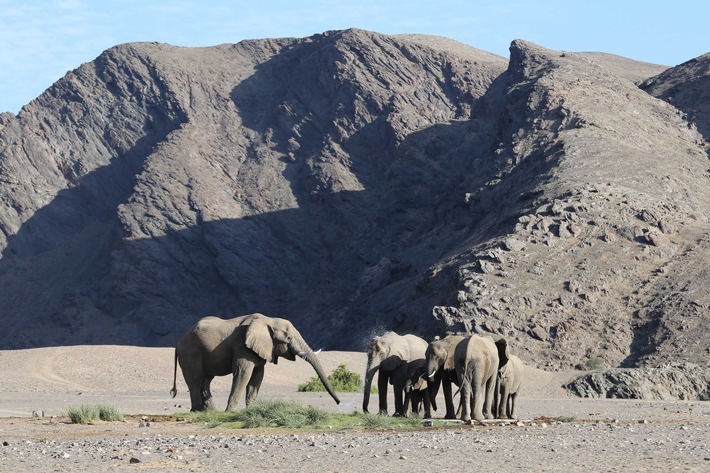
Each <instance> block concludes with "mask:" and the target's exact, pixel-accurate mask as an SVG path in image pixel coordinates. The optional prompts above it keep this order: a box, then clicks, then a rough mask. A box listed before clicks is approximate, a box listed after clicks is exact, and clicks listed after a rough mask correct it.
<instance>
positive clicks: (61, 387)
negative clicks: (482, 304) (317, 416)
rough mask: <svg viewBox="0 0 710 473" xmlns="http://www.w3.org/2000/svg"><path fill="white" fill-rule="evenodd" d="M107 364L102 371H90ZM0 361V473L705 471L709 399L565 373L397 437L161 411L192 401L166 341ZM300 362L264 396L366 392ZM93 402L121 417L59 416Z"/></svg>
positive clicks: (284, 369)
mask: <svg viewBox="0 0 710 473" xmlns="http://www.w3.org/2000/svg"><path fill="white" fill-rule="evenodd" d="M104 357H105V360H104V359H103V358H104ZM321 359H322V361H323V364H324V365H325V368H326V370H332V369H334V367H336V366H337V365H338V364H340V363H345V364H347V365H348V367H349V368H351V369H357V367H360V368H362V367H363V366H364V354H362V353H343V352H326V353H322V354H321ZM87 360H89V362H88V363H89V365H91V367H90V366H87V364H86V362H87ZM117 360H118V361H117ZM104 361H106V366H107V368H106V369H103V370H97V369H96V366H97V365H100V364H102V363H103V362H104ZM0 363H2V364H3V366H4V367H8V366H9V367H10V369H9V370H5V369H4V370H3V372H2V373H0V383H2V391H0V416H1V417H0V472H18V471H37V472H42V471H47V472H49V471H52V472H62V471H86V472H105V471H143V470H147V471H213V472H221V471H260V472H263V471H281V470H289V471H310V472H348V471H353V472H361V471H366V470H368V469H376V471H406V470H411V469H415V468H421V467H422V466H421V465H423V464H424V463H427V464H429V467H430V468H433V469H436V470H438V471H459V470H461V469H463V470H464V471H469V470H473V469H474V468H475V470H476V471H482V472H487V471H496V472H517V471H525V472H538V471H539V472H543V471H545V472H557V471H559V472H563V471H564V472H575V471H585V472H588V471H593V472H607V471H608V472H613V471H619V472H622V471H623V472H635V471H638V472H648V471H658V472H668V471H699V472H700V471H702V472H706V471H710V403H708V402H699V401H693V402H691V401H622V400H606V399H579V398H571V397H568V396H566V395H565V394H564V393H563V392H562V391H561V390H560V389H559V384H560V380H561V379H563V378H565V377H569V374H552V373H546V372H541V371H537V370H529V371H528V388H527V390H526V391H525V392H524V393H523V396H522V397H521V399H520V410H521V417H522V420H521V421H520V422H514V423H503V422H500V421H498V422H494V423H492V424H487V425H474V426H465V425H462V424H458V423H451V424H450V426H447V427H442V428H440V427H421V428H418V429H415V430H411V431H396V432H395V431H374V432H373V431H368V432H363V431H332V430H327V431H261V430H258V431H257V430H250V431H236V430H230V429H225V428H221V427H216V428H207V427H206V426H204V425H201V424H194V423H187V422H185V421H177V420H175V418H173V417H170V416H169V414H173V413H177V412H184V411H185V410H187V409H188V407H189V398H188V396H187V392H186V389H185V387H184V384H181V382H182V380H181V378H180V375H179V373H178V380H179V381H180V382H179V383H178V388H179V391H180V392H179V394H178V397H177V398H176V399H171V398H170V397H169V395H168V394H167V392H168V390H169V389H170V387H171V385H172V350H170V349H158V348H135V347H70V348H47V349H37V350H20V351H0ZM309 370H310V367H309V366H308V365H307V364H305V363H300V362H296V363H287V362H283V363H280V364H279V365H277V366H270V367H269V368H267V372H266V380H265V385H264V386H263V387H262V391H261V394H260V397H263V398H284V399H293V400H295V401H298V402H304V403H310V404H315V405H319V406H322V407H324V408H326V409H329V410H332V411H338V412H352V411H353V410H355V409H359V407H360V404H361V402H362V395H361V394H343V395H342V402H341V405H340V406H336V405H335V404H334V403H333V402H332V400H331V399H330V398H329V397H328V396H327V395H323V394H318V393H297V392H295V386H296V385H297V384H298V383H299V382H303V381H305V380H307V379H308V378H309V377H310V376H312V373H310V372H309ZM92 371H93V372H94V373H95V374H94V376H89V375H88V374H89V373H91V372H92ZM219 381H220V383H218V385H217V386H215V390H214V392H215V396H217V398H218V399H221V398H224V402H226V392H227V391H228V389H229V388H228V380H226V379H220V380H219ZM95 402H111V403H112V404H114V405H116V406H117V407H119V408H120V409H121V410H122V411H123V412H124V413H128V414H129V415H128V416H127V418H126V420H125V422H111V423H103V422H100V423H96V424H93V425H74V424H70V423H68V422H67V420H66V418H65V417H64V416H63V413H62V412H63V411H62V410H63V409H66V407H67V406H68V405H78V404H81V403H95ZM375 402H376V400H375ZM32 411H36V412H37V413H38V414H40V415H41V411H44V417H35V418H33V417H32V416H31V414H32Z"/></svg>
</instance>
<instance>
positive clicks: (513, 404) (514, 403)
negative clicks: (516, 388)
mask: <svg viewBox="0 0 710 473" xmlns="http://www.w3.org/2000/svg"><path fill="white" fill-rule="evenodd" d="M508 416H509V417H510V418H511V419H517V418H518V393H512V394H511V395H510V409H509V410H508Z"/></svg>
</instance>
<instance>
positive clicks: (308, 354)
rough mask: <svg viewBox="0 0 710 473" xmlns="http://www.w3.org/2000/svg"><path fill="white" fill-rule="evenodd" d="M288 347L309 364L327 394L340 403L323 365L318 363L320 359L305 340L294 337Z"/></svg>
mask: <svg viewBox="0 0 710 473" xmlns="http://www.w3.org/2000/svg"><path fill="white" fill-rule="evenodd" d="M290 347H291V350H292V351H294V352H295V353H296V354H297V355H298V356H300V357H301V358H303V359H304V360H306V361H307V362H308V363H310V364H311V366H312V367H313V369H314V370H315V371H316V373H317V374H318V377H319V378H320V380H321V382H322V383H323V386H325V389H326V390H327V391H328V394H330V396H331V397H332V398H333V399H334V400H335V403H336V404H340V399H339V398H338V395H337V394H336V393H335V390H334V389H333V386H331V385H330V381H328V377H327V376H326V374H325V370H324V369H323V366H321V364H320V360H319V359H318V357H317V356H316V354H315V353H313V350H311V347H309V346H308V344H307V343H306V342H305V340H303V339H302V338H296V339H294V340H293V341H292V343H291V346H290Z"/></svg>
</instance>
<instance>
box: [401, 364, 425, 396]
mask: <svg viewBox="0 0 710 473" xmlns="http://www.w3.org/2000/svg"><path fill="white" fill-rule="evenodd" d="M425 385H427V381H426V361H425V360H415V361H412V362H410V363H409V366H408V367H407V381H405V382H404V392H405V393H411V392H412V391H414V390H421V389H423V388H424V386H425Z"/></svg>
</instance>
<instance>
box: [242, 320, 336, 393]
mask: <svg viewBox="0 0 710 473" xmlns="http://www.w3.org/2000/svg"><path fill="white" fill-rule="evenodd" d="M245 342H246V346H247V347H248V348H249V349H251V350H252V351H254V352H255V353H256V354H257V355H259V356H260V357H261V358H262V359H264V360H267V361H271V362H272V363H274V364H276V363H277V362H278V359H279V357H282V358H286V359H287V360H291V361H294V360H295V359H296V356H299V357H301V358H303V359H304V360H306V361H307V362H308V363H310V364H311V366H312V367H313V369H314V370H315V371H316V373H317V374H318V377H319V378H320V380H321V381H322V382H323V386H325V389H326V390H327V391H328V393H329V394H330V395H331V397H332V398H333V399H334V400H335V402H336V403H337V404H340V399H339V398H338V395H337V394H336V393H335V390H333V387H332V386H331V385H330V382H329V381H328V378H327V376H326V374H325V371H324V370H323V367H322V366H321V364H320V361H319V360H318V357H317V356H316V354H315V353H314V352H313V350H311V347H309V346H308V344H307V343H306V341H305V340H304V339H303V337H302V336H301V334H300V333H298V330H296V327H294V326H293V324H292V323H291V322H289V321H288V320H285V319H279V318H273V317H266V316H254V317H253V319H252V320H251V322H250V323H249V326H248V328H247V331H246V340H245Z"/></svg>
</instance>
